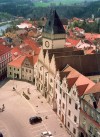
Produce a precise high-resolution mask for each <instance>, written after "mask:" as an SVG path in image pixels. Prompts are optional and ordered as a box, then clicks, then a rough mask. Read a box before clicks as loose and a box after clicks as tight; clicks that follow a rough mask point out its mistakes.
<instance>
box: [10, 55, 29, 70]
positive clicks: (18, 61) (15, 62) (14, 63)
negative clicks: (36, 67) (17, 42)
mask: <svg viewBox="0 0 100 137" xmlns="http://www.w3.org/2000/svg"><path fill="white" fill-rule="evenodd" d="M25 58H26V56H19V57H17V58H16V59H15V60H13V61H11V62H10V63H8V65H10V66H13V67H17V68H20V67H21V65H22V63H23V61H24V60H25Z"/></svg>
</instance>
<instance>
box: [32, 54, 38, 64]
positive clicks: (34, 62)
mask: <svg viewBox="0 0 100 137" xmlns="http://www.w3.org/2000/svg"><path fill="white" fill-rule="evenodd" d="M37 61H38V55H36V56H33V64H34V65H35V64H36V63H37Z"/></svg>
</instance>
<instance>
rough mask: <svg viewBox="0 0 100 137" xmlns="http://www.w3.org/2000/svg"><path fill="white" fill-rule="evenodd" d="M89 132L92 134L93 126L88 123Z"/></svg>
mask: <svg viewBox="0 0 100 137" xmlns="http://www.w3.org/2000/svg"><path fill="white" fill-rule="evenodd" d="M89 132H90V133H91V134H92V133H93V127H92V126H91V125H90V127H89Z"/></svg>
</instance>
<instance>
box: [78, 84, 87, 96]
mask: <svg viewBox="0 0 100 137" xmlns="http://www.w3.org/2000/svg"><path fill="white" fill-rule="evenodd" d="M88 85H89V84H85V85H79V86H77V91H78V96H79V97H80V96H82V95H83V94H84V91H85V90H86V88H87V87H88Z"/></svg>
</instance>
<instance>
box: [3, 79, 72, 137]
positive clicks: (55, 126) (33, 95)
mask: <svg viewBox="0 0 100 137" xmlns="http://www.w3.org/2000/svg"><path fill="white" fill-rule="evenodd" d="M13 87H15V88H16V91H13ZM3 90H7V91H10V92H12V93H14V94H17V95H20V96H21V97H22V99H24V100H25V102H26V103H27V104H28V105H29V107H30V108H31V110H32V111H33V115H30V117H31V116H34V115H38V116H41V117H42V119H43V122H42V123H39V124H36V125H34V126H32V127H30V128H32V129H31V132H32V133H33V135H34V137H40V134H41V132H43V131H46V130H48V131H51V132H52V134H53V136H54V137H71V136H70V135H69V134H68V133H67V130H66V129H65V127H64V126H62V128H61V127H60V123H61V121H60V119H59V118H58V116H57V115H56V114H55V112H54V111H53V110H52V108H51V106H50V105H49V104H48V103H47V101H46V100H45V98H44V97H43V96H42V95H41V94H40V92H38V91H37V90H36V87H35V86H34V85H32V84H30V83H27V82H22V81H17V80H9V81H8V82H7V83H6V84H5V85H4V86H2V92H3ZM28 91H29V92H30V94H28ZM23 92H24V93H25V94H26V95H28V96H29V98H30V100H27V99H25V97H24V96H23V95H22V94H23ZM46 116H47V119H46ZM29 126H30V125H29Z"/></svg>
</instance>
